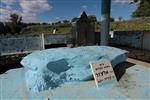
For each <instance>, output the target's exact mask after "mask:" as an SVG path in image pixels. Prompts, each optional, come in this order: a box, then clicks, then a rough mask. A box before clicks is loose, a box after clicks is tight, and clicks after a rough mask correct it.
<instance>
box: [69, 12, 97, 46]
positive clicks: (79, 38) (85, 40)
mask: <svg viewBox="0 0 150 100" xmlns="http://www.w3.org/2000/svg"><path fill="white" fill-rule="evenodd" d="M72 39H73V41H74V43H75V44H76V45H77V46H82V45H94V44H95V23H94V22H92V21H91V20H90V19H89V18H88V16H87V15H86V13H85V12H83V13H82V14H81V16H80V17H79V19H77V21H75V22H73V23H72Z"/></svg>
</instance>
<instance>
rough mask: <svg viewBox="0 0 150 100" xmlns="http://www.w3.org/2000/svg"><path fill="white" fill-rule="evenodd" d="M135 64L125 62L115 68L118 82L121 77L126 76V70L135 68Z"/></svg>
mask: <svg viewBox="0 0 150 100" xmlns="http://www.w3.org/2000/svg"><path fill="white" fill-rule="evenodd" d="M134 65H135V64H133V63H130V62H127V61H125V62H123V63H120V64H118V65H117V66H116V67H115V68H114V72H115V74H116V78H117V80H118V81H119V80H120V79H121V77H122V76H123V75H124V74H125V72H126V69H128V68H130V67H132V66H134Z"/></svg>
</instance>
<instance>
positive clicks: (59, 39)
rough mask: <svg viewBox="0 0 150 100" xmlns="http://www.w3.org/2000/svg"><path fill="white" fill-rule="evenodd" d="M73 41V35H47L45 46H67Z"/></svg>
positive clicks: (45, 36)
mask: <svg viewBox="0 0 150 100" xmlns="http://www.w3.org/2000/svg"><path fill="white" fill-rule="evenodd" d="M70 39H71V33H68V34H45V35H44V44H45V45H48V44H67V42H68V41H69V40H70Z"/></svg>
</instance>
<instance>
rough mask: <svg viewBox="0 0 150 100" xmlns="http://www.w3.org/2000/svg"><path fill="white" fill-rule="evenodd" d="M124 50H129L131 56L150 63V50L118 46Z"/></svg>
mask: <svg viewBox="0 0 150 100" xmlns="http://www.w3.org/2000/svg"><path fill="white" fill-rule="evenodd" d="M118 48H121V49H124V50H127V51H129V57H130V58H133V59H138V60H142V61H146V62H149V63H150V50H141V49H135V48H128V47H118Z"/></svg>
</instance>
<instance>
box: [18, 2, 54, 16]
mask: <svg viewBox="0 0 150 100" xmlns="http://www.w3.org/2000/svg"><path fill="white" fill-rule="evenodd" d="M20 6H21V8H22V10H23V12H34V13H40V12H43V11H48V10H50V9H52V6H51V5H49V4H48V1H47V0H20Z"/></svg>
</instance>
